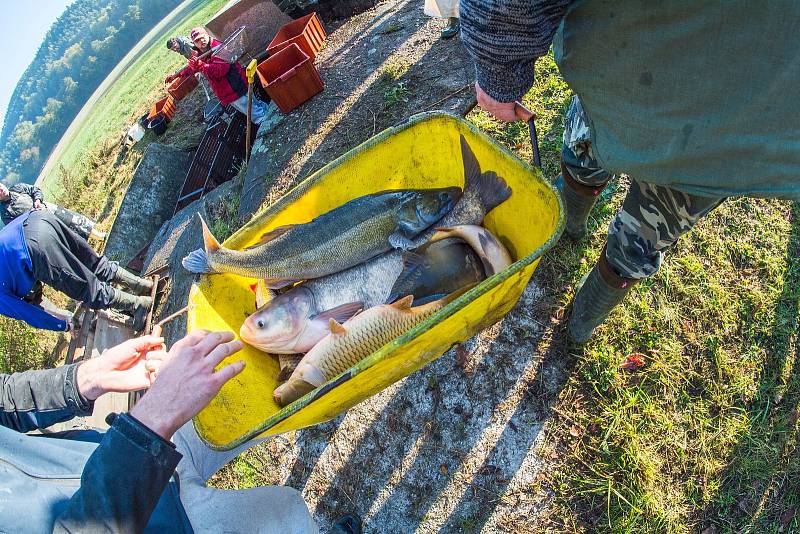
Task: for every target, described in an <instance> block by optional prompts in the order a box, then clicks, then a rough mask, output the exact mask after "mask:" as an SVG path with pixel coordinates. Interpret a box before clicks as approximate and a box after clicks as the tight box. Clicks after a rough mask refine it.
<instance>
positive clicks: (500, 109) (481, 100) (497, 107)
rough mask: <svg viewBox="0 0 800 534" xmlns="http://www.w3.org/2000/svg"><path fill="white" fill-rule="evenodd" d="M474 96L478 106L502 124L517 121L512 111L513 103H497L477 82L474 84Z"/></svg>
mask: <svg viewBox="0 0 800 534" xmlns="http://www.w3.org/2000/svg"><path fill="white" fill-rule="evenodd" d="M475 94H476V95H477V97H478V105H479V106H480V107H481V108H483V109H485V110H486V111H488V112H489V113H491V114H492V115H494V116H495V117H497V118H498V119H500V120H501V121H504V122H514V121H516V120H518V119H519V117H518V116H517V114H516V112H515V111H514V102H498V101H497V100H495V99H494V98H492V97H491V96H489V95H488V94H487V93H486V91H484V90H483V89H482V88H481V86H480V85H478V82H475Z"/></svg>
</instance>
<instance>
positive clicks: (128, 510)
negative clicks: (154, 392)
mask: <svg viewBox="0 0 800 534" xmlns="http://www.w3.org/2000/svg"><path fill="white" fill-rule="evenodd" d="M76 370H77V365H67V366H63V367H59V368H56V369H45V370H41V371H27V372H25V373H16V374H13V375H0V532H178V533H184V532H192V529H191V525H190V524H189V521H188V518H187V517H186V513H185V511H184V509H183V506H182V505H181V503H180V498H179V492H178V487H177V484H176V483H175V482H174V481H170V478H171V477H172V474H173V473H174V471H175V467H176V466H177V465H178V461H179V460H180V458H181V455H180V453H178V452H177V451H176V450H175V447H174V445H172V444H171V443H169V442H167V441H165V440H163V439H162V438H161V437H160V436H158V435H157V434H155V433H153V432H152V431H151V430H150V429H148V428H147V427H145V426H144V425H142V424H141V423H139V422H138V421H137V420H136V419H134V418H133V417H131V416H130V415H128V414H122V415H120V416H118V417H117V418H116V419H115V421H114V423H113V424H112V426H111V428H110V429H109V430H108V432H106V433H105V434H101V433H98V432H95V431H74V432H66V433H62V434H60V435H55V437H52V436H47V437H45V436H30V435H25V434H22V433H21V432H26V431H29V430H32V429H35V428H45V427H47V426H48V425H51V424H53V423H56V422H59V421H65V420H68V419H71V418H72V417H74V416H76V415H87V414H89V413H91V411H92V408H93V406H92V403H90V402H87V401H86V399H84V398H83V397H82V396H81V395H80V393H79V392H78V389H77V384H76V378H75V377H76ZM98 442H99V443H98Z"/></svg>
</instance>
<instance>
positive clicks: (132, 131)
mask: <svg viewBox="0 0 800 534" xmlns="http://www.w3.org/2000/svg"><path fill="white" fill-rule="evenodd" d="M144 133H145V132H144V127H143V126H142V125H141V124H140V123H139V122H136V123H135V124H132V125H131V127H130V128H128V135H127V137H126V143H127V144H128V145H135V144H136V143H138V142H139V141H141V140H142V137H144Z"/></svg>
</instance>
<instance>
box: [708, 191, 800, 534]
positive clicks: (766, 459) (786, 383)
mask: <svg viewBox="0 0 800 534" xmlns="http://www.w3.org/2000/svg"><path fill="white" fill-rule="evenodd" d="M791 216H792V221H793V224H792V230H791V235H790V238H789V245H788V247H787V251H786V263H787V271H786V274H785V276H784V280H783V292H782V294H781V296H780V298H779V299H778V304H777V307H776V309H775V313H774V324H775V333H774V335H773V336H772V337H771V338H768V339H764V340H762V341H761V344H762V345H764V346H767V347H770V349H769V351H768V356H767V361H766V362H765V363H764V366H763V371H762V376H761V381H760V385H759V390H758V393H757V395H756V396H755V399H754V401H753V402H752V404H751V405H750V406H749V407H747V419H748V421H749V427H748V429H747V431H746V432H745V433H744V434H743V435H742V436H741V439H740V441H739V443H738V445H737V446H736V447H735V448H734V450H733V452H732V454H731V456H730V457H731V462H730V464H729V465H728V466H727V467H726V469H725V472H724V474H723V475H722V485H721V487H720V490H719V491H718V492H717V494H716V495H715V497H714V499H713V500H712V502H711V503H710V505H709V506H707V507H706V509H705V510H703V511H702V513H701V514H700V515H699V517H698V519H699V521H700V522H701V523H702V524H703V527H704V528H708V529H710V530H709V532H712V531H714V529H722V531H724V532H752V533H756V532H794V531H795V530H794V529H797V528H798V527H800V514H798V513H797V512H798V511H800V450H799V449H798V424H797V421H798V418H799V417H800V361H798V353H800V339H798V311H800V310H798V301H799V300H800V204H798V203H795V204H793V205H792V210H791ZM719 531H720V530H716V532H719Z"/></svg>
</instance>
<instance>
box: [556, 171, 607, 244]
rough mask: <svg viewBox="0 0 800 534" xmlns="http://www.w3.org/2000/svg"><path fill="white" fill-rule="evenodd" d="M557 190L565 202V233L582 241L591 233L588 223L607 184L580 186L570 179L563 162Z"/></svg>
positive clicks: (557, 180)
mask: <svg viewBox="0 0 800 534" xmlns="http://www.w3.org/2000/svg"><path fill="white" fill-rule="evenodd" d="M554 185H555V186H556V189H558V191H559V192H560V193H561V198H562V199H563V200H564V210H565V212H566V213H565V214H564V215H565V216H566V219H567V225H566V227H565V228H564V231H565V232H566V233H567V235H568V236H570V237H571V238H572V239H581V238H583V237H584V236H585V235H586V233H587V232H588V231H589V230H588V227H587V225H586V221H587V220H588V219H589V213H590V212H591V211H592V208H593V207H594V205H595V203H596V202H597V199H598V198H599V196H600V192H601V191H603V189H605V187H606V186H605V184H603V185H601V186H598V187H589V186H585V185H582V184H579V183H578V182H576V181H575V180H573V179H572V178H571V177H570V174H569V172H568V171H567V168H566V165H564V162H563V161H562V162H561V176H559V177H558V178H556V181H555V184H554Z"/></svg>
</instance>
